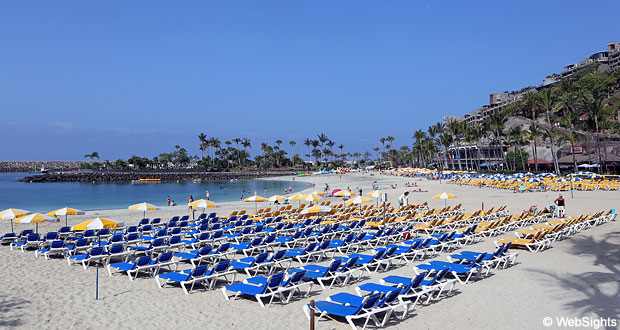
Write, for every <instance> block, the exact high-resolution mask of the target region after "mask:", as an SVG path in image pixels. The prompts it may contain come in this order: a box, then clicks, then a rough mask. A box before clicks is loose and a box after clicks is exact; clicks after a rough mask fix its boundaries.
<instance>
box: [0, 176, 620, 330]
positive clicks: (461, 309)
mask: <svg viewBox="0 0 620 330" xmlns="http://www.w3.org/2000/svg"><path fill="white" fill-rule="evenodd" d="M305 179H306V180H309V182H312V183H314V184H315V185H316V188H321V187H323V186H324V185H325V183H328V184H329V185H330V187H332V188H340V189H345V188H346V187H350V188H351V189H352V190H353V189H355V188H356V187H360V188H362V189H363V191H364V193H366V192H369V191H370V190H371V186H372V184H373V182H374V181H377V183H378V184H380V185H382V187H383V189H382V190H384V191H385V192H387V194H388V202H391V203H392V205H397V201H396V199H397V198H398V196H400V194H401V193H402V192H404V191H405V190H410V191H411V190H413V189H418V188H421V189H422V190H425V191H427V192H412V193H410V195H409V196H410V197H409V203H410V204H415V205H421V204H422V203H424V202H427V203H428V204H427V207H428V208H429V209H436V210H440V209H444V201H440V200H433V199H432V196H434V195H436V194H439V193H441V192H443V191H447V192H450V193H452V194H454V195H456V196H457V198H456V199H452V200H449V203H448V205H449V206H450V207H452V208H453V207H454V206H456V205H457V204H461V205H462V206H461V208H459V209H458V211H457V212H456V213H452V214H450V216H456V215H458V214H460V213H462V214H468V213H472V212H475V211H477V210H481V208H482V206H483V203H484V208H485V209H486V210H489V209H490V208H492V207H493V208H494V209H497V208H499V207H501V206H503V205H505V206H506V211H505V212H506V213H503V214H497V215H496V216H494V217H493V218H488V219H486V220H487V222H488V221H497V220H498V219H503V218H505V215H506V214H512V215H520V214H522V211H523V210H527V209H529V208H530V206H532V205H538V206H545V205H547V204H550V203H552V202H553V200H555V198H557V195H558V193H556V192H531V193H521V194H515V193H514V192H512V191H509V190H506V191H504V190H496V189H491V188H480V187H475V186H467V185H463V186H459V185H455V184H447V183H446V182H441V183H440V182H439V181H426V180H425V179H424V180H420V179H417V178H404V177H396V176H383V175H373V176H371V175H369V174H364V175H363V174H347V175H343V176H342V177H339V176H338V175H326V176H318V177H308V178H305ZM418 180H420V181H418ZM414 182H415V183H416V184H417V186H418V187H416V188H406V187H405V183H414ZM393 185H395V186H396V189H391V188H389V187H391V186H393ZM385 188H388V189H385ZM308 192H309V190H308ZM618 194H619V193H618V191H578V192H575V198H573V199H570V198H569V197H568V198H566V199H567V213H568V216H578V215H580V214H595V213H596V212H600V211H608V210H610V209H612V208H617V206H618V205H617V204H618V202H617V201H618ZM565 195H566V194H565ZM565 197H566V196H565ZM322 201H331V203H332V204H336V203H340V202H341V199H336V198H325V199H323V200H322ZM373 203H374V201H372V203H369V205H372V204H373ZM263 204H265V203H263ZM261 206H263V207H264V206H267V205H266V204H265V205H260V204H259V208H260V207H261ZM293 206H296V202H293ZM254 208H255V206H254V204H253V203H242V202H234V203H224V204H223V205H221V207H220V208H218V209H209V210H208V211H211V210H213V211H216V212H217V214H218V215H219V216H226V215H228V214H229V213H230V212H232V211H233V210H241V209H245V210H246V211H247V212H248V213H251V212H253V211H254ZM425 211H426V210H425V209H419V210H417V215H420V214H424V212H425ZM452 211H454V209H452ZM184 214H188V215H189V213H188V210H187V207H186V206H179V207H174V208H163V209H162V210H159V211H154V212H152V213H148V214H147V217H150V218H155V217H161V218H162V219H163V220H167V219H169V218H170V217H171V216H173V215H184ZM408 215H411V212H409V213H399V214H397V215H396V216H397V217H399V218H404V217H407V216H408ZM93 216H102V217H108V218H112V219H116V220H120V221H124V222H125V225H132V224H137V223H138V221H139V220H140V218H141V213H140V214H138V213H132V212H131V211H128V210H109V211H96V212H87V214H86V215H84V216H76V217H75V218H72V219H71V223H72V224H76V223H78V222H81V221H83V220H87V219H90V218H92V217H93ZM446 216H447V215H446ZM435 218H437V217H435ZM483 220H484V219H479V220H478V222H482V221H483ZM379 221H380V219H379ZM431 221H433V218H431V217H426V218H421V217H420V218H418V219H415V218H411V219H408V220H407V221H403V222H402V224H408V225H409V224H414V223H418V222H431ZM547 221H553V219H550V218H547V217H542V216H541V217H540V218H539V219H537V220H536V222H539V223H545V222H547ZM529 225H535V223H526V222H524V223H523V226H522V227H521V226H506V227H505V229H506V230H504V231H497V232H496V235H494V236H491V235H489V236H488V237H487V235H484V234H483V235H477V236H476V241H477V243H474V242H473V241H469V242H467V243H473V244H466V245H463V246H462V245H458V244H455V245H453V248H452V249H450V251H448V249H445V250H442V251H440V249H437V250H436V252H435V253H428V257H427V258H425V259H424V260H420V259H418V260H415V261H409V262H406V263H403V264H402V265H400V266H396V265H394V266H393V267H390V268H389V269H388V270H386V271H379V272H370V273H368V272H366V273H365V274H364V277H362V278H361V279H360V280H352V281H351V282H350V283H347V284H346V285H345V286H343V287H340V286H334V287H332V288H325V289H323V288H321V286H320V285H318V283H315V284H314V286H313V287H312V290H311V293H310V297H303V296H302V295H296V296H294V297H293V298H292V299H291V301H290V302H288V303H286V304H281V303H280V302H279V300H278V299H275V302H274V303H273V304H272V305H271V306H270V307H269V308H261V307H260V306H259V304H257V303H256V300H255V299H253V298H243V299H237V300H234V301H229V300H226V299H224V296H223V295H222V292H221V291H220V290H219V288H223V287H225V284H224V282H220V283H218V284H216V285H217V288H218V289H217V290H208V291H205V290H203V289H199V290H195V291H194V292H192V293H191V294H185V293H184V292H183V290H181V289H180V288H178V287H175V286H166V287H165V288H164V289H161V290H160V289H157V286H156V284H155V280H154V279H152V278H148V277H147V276H144V277H140V278H138V279H136V280H135V281H129V280H128V279H127V276H126V275H116V276H111V277H110V276H108V275H107V273H105V272H104V271H103V269H101V270H102V271H101V274H100V281H99V285H100V287H99V288H100V300H99V301H94V282H95V268H93V267H89V268H88V269H87V270H83V268H82V267H79V266H71V267H70V266H68V265H67V262H64V261H62V260H45V259H43V258H38V259H37V258H35V257H34V253H33V252H25V253H22V252H20V251H18V250H10V249H9V248H8V247H7V246H2V247H0V258H1V259H2V260H3V261H4V262H3V264H4V265H5V267H3V268H2V270H0V272H2V273H0V278H2V279H3V280H2V283H3V284H2V286H3V292H2V293H0V304H1V305H2V308H3V314H2V316H0V324H1V325H3V326H7V325H8V326H17V327H23V328H32V327H35V326H45V327H46V328H66V327H70V328H74V327H84V326H86V327H90V328H110V327H119V328H120V327H122V328H144V327H154V328H161V327H164V326H165V327H172V326H175V327H176V326H182V327H187V328H199V327H200V328H204V326H208V327H214V328H224V327H226V328H255V329H290V328H305V327H307V325H308V321H307V319H306V318H305V316H304V313H303V312H302V307H303V306H305V305H306V304H307V303H308V302H309V300H310V299H314V300H317V301H319V300H324V299H325V298H327V297H329V296H330V295H333V294H335V293H339V292H349V293H356V291H355V288H356V287H358V286H359V285H362V284H364V283H379V281H380V280H381V279H382V278H384V277H385V276H388V275H401V276H407V277H414V276H415V272H414V269H413V266H414V265H419V264H422V263H426V262H428V261H429V260H442V261H446V260H447V259H446V256H448V255H451V254H454V253H458V252H460V251H462V250H470V251H484V252H492V251H493V250H494V249H495V244H494V241H497V240H499V239H501V238H503V237H516V236H515V235H514V233H513V232H514V231H518V230H521V229H523V228H525V227H527V226H529ZM0 226H1V227H0V229H2V232H6V231H7V229H8V228H10V227H9V226H8V224H7V223H5V222H2V223H0ZM58 227H60V224H57V223H53V224H51V223H42V224H41V225H40V227H39V231H40V232H46V231H51V230H56V229H58ZM463 227H465V225H464V226H463ZM618 227H619V226H618V221H612V222H609V223H604V224H601V225H600V226H594V227H592V228H589V229H587V230H583V231H580V232H576V233H573V235H571V236H567V237H566V239H564V240H556V241H554V242H553V243H552V246H551V247H550V248H545V249H541V250H542V251H541V252H539V253H530V252H527V250H521V251H519V252H520V253H519V256H518V259H517V264H515V265H514V266H512V267H508V268H506V269H502V270H497V271H492V272H491V275H490V276H482V277H481V279H480V280H478V281H473V282H469V283H467V284H465V285H457V286H456V288H455V291H454V292H453V293H452V294H451V295H449V296H446V297H442V299H439V300H437V301H436V302H434V303H431V304H429V305H425V306H420V305H416V308H415V311H413V312H412V313H410V314H409V315H408V316H407V317H406V318H405V319H404V320H399V319H397V318H391V319H390V321H389V323H388V324H387V326H388V327H389V328H394V329H399V328H403V329H405V328H413V327H421V328H428V329H437V328H446V327H452V326H457V325H458V326H459V327H461V328H468V329H474V328H480V327H481V326H484V327H487V328H490V327H493V328H503V329H506V328H508V329H523V328H528V329H537V328H544V326H543V319H544V318H545V317H552V318H555V317H582V316H591V317H593V318H599V317H613V316H614V315H618V314H619V311H618V307H617V306H618V304H617V303H616V304H614V303H613V302H614V301H616V302H617V301H618V300H619V299H620V294H619V293H618V287H617V286H616V285H617V278H618V276H619V275H620V274H618V273H617V270H616V269H617V266H618V265H619V264H620V260H618V259H617V255H618V253H619V252H620V251H619V247H620V237H619V236H618V234H617V232H618V229H619V228H618ZM23 228H24V227H23V226H22V227H19V229H23ZM446 228H455V227H446ZM584 229H585V228H584ZM363 231H365V232H369V233H374V232H375V230H374V229H372V228H364V230H363ZM445 231H447V232H450V231H451V229H450V230H445ZM357 233H359V232H357ZM419 235H420V236H421V237H426V235H425V234H424V233H423V232H422V233H420V234H419ZM404 241H405V239H404V238H401V237H394V238H393V239H392V240H391V242H392V243H398V244H404ZM386 243H387V241H386V242H383V241H382V242H378V243H377V244H374V245H373V246H364V248H362V249H360V251H359V253H365V254H372V253H373V251H372V248H374V247H375V246H377V247H379V246H384V245H385V244H386ZM510 252H514V251H513V250H512V249H511V250H510ZM342 254H346V253H342ZM342 254H340V255H342ZM242 257H244V255H242V254H241V253H238V254H236V255H234V256H233V258H234V259H240V258H242ZM309 263H312V262H309ZM319 264H321V265H327V264H329V260H328V259H326V260H324V261H321V262H319ZM301 266H303V265H301V264H300V263H294V264H293V266H292V267H291V268H299V267H301ZM188 268H191V265H190V264H183V265H182V266H181V267H179V269H188ZM246 278H247V276H246V275H244V274H238V275H237V279H236V282H238V281H241V280H243V279H246ZM591 287H595V288H597V289H598V290H591V289H590V288H591ZM507 306H509V307H507ZM33 311H36V312H33ZM498 315H501V317H498ZM341 321H342V320H341ZM340 327H341V326H340V325H339V324H337V323H335V322H333V321H325V320H323V321H321V322H319V323H318V324H317V329H331V328H340Z"/></svg>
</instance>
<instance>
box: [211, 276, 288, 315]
mask: <svg viewBox="0 0 620 330" xmlns="http://www.w3.org/2000/svg"><path fill="white" fill-rule="evenodd" d="M284 276H285V273H277V274H273V275H270V276H268V277H264V276H256V277H250V278H248V279H246V280H244V281H243V282H239V283H234V284H231V285H228V286H226V287H225V288H222V293H223V294H224V297H226V299H227V300H230V299H231V298H232V299H233V300H235V299H237V297H238V296H240V295H249V296H254V298H256V301H257V302H258V303H259V305H260V306H261V307H265V304H264V303H263V301H262V298H270V299H269V304H268V305H267V306H270V305H271V303H272V302H273V299H274V298H275V297H276V296H278V297H279V298H280V301H282V302H284V301H285V300H286V298H285V297H284V295H282V293H281V292H279V290H278V289H279V288H280V284H281V283H282V280H283V279H284ZM226 291H231V292H234V295H232V296H231V297H229V296H228V294H227V293H226Z"/></svg>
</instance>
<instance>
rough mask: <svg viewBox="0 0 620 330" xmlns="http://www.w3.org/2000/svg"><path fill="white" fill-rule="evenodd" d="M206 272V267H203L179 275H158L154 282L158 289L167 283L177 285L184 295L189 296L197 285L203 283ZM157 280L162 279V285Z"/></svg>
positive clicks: (171, 273)
mask: <svg viewBox="0 0 620 330" xmlns="http://www.w3.org/2000/svg"><path fill="white" fill-rule="evenodd" d="M206 272H207V265H203V266H198V267H196V268H192V269H188V270H187V271H184V272H180V273H179V272H170V273H165V274H159V275H157V276H155V281H156V282H157V286H158V287H159V288H160V289H163V288H164V286H165V285H166V284H167V283H168V282H175V283H179V285H181V288H182V289H183V291H184V292H185V294H189V293H190V292H191V291H192V290H193V289H194V286H195V285H196V284H197V283H201V282H204V279H205V273H206ZM159 279H163V283H160V282H159ZM202 285H203V286H205V288H206V285H205V284H204V283H202Z"/></svg>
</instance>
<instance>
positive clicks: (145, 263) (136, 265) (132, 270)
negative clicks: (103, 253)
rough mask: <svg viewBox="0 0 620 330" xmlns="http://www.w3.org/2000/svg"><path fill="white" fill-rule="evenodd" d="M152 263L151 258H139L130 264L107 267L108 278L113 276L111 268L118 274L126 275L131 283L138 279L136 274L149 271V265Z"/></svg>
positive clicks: (147, 256)
mask: <svg viewBox="0 0 620 330" xmlns="http://www.w3.org/2000/svg"><path fill="white" fill-rule="evenodd" d="M151 261H152V258H151V256H149V255H146V256H141V257H138V258H136V260H134V261H132V262H116V263H111V264H109V265H108V267H107V268H108V274H110V276H112V275H113V273H112V268H114V269H116V270H117V271H119V272H125V273H127V276H129V280H130V281H133V280H134V279H135V278H137V277H138V274H139V273H140V272H142V271H150V269H151V268H150V263H151Z"/></svg>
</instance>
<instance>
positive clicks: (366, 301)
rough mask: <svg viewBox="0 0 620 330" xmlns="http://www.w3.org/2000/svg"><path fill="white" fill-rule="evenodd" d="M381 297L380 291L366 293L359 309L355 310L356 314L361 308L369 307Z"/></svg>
mask: <svg viewBox="0 0 620 330" xmlns="http://www.w3.org/2000/svg"><path fill="white" fill-rule="evenodd" d="M379 299H381V293H373V294H371V295H368V296H366V297H365V298H364V300H362V303H361V304H360V306H359V309H358V310H357V311H356V312H355V314H357V313H358V312H359V311H360V310H362V309H371V308H372V307H373V306H375V305H376V304H377V301H378V300H379Z"/></svg>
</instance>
